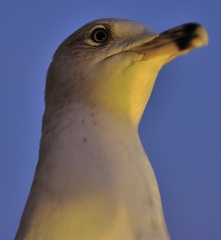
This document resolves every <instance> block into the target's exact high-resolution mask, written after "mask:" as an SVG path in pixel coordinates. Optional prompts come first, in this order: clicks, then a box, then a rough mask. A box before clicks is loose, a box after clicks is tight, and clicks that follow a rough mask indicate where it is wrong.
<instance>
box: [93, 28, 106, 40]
mask: <svg viewBox="0 0 221 240" xmlns="http://www.w3.org/2000/svg"><path fill="white" fill-rule="evenodd" d="M91 39H92V40H93V41H94V42H96V43H102V42H104V41H105V40H106V39H107V32H106V30H105V29H103V28H97V29H95V30H94V31H93V32H92V33H91Z"/></svg>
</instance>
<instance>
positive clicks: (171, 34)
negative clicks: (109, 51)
mask: <svg viewBox="0 0 221 240" xmlns="http://www.w3.org/2000/svg"><path fill="white" fill-rule="evenodd" d="M207 44H208V34H207V31H206V29H205V28H204V27H202V26H201V25H199V24H197V23H187V24H184V25H181V26H178V27H175V28H172V29H169V30H167V31H165V32H162V33H160V34H159V35H157V36H156V37H155V38H153V39H151V40H149V41H147V42H146V43H144V44H141V45H139V46H136V47H134V48H132V49H130V51H134V52H137V53H143V54H144V56H143V59H142V60H147V59H149V58H153V57H158V56H163V55H165V56H168V58H165V59H166V61H165V63H167V62H169V61H170V60H172V59H173V58H175V57H177V56H179V55H181V54H186V53H188V52H189V51H191V50H193V49H194V48H198V47H201V46H204V45H207ZM152 53H153V54H152Z"/></svg>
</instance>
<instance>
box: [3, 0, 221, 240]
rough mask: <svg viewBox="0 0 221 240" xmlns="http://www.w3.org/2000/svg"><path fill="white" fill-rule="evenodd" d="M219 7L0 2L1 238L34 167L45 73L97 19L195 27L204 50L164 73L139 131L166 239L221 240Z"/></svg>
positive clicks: (14, 223)
mask: <svg viewBox="0 0 221 240" xmlns="http://www.w3.org/2000/svg"><path fill="white" fill-rule="evenodd" d="M220 9H221V2H220V1H219V0H210V1H209V0H185V1H181V0H180V1H179V0H167V1H165V0H155V1H147V0H145V1H144V0H140V1H138V0H131V1H130V0H128V1H125V0H117V1H116V0H111V1H105V0H103V1H96V0H95V1H92V0H72V1H65V0H62V1H61V0H60V1H47V0H44V1H42V0H38V1H32V0H30V1H23V0H21V1H15V0H13V1H10V0H9V1H8V0H7V1H6V0H1V2H0V23H1V24H0V32H1V33H0V35H1V38H0V43H1V44H0V83H1V87H0V238H1V239H3V240H11V239H13V238H14V235H15V233H16V230H17V227H18V224H19V220H20V217H21V214H22V211H23V208H24V205H25V202H26V199H27V196H28V193H29V190H30V186H31V183H32V179H33V174H34V171H35V167H36V164H37V160H38V149H39V140H40V134H41V132H40V129H41V118H42V114H43V111H44V101H43V97H44V86H45V76H46V71H47V68H48V66H49V64H50V62H51V58H52V55H53V53H54V51H55V50H56V48H57V47H58V45H59V44H60V43H61V42H62V41H63V40H64V39H65V38H66V37H67V36H69V35H70V34H71V33H72V32H74V31H75V30H76V29H78V28H79V27H81V26H82V25H83V24H85V23H87V22H89V21H91V20H94V19H97V18H103V17H105V18H107V17H114V18H126V19H132V20H137V21H139V22H142V23H144V24H147V25H149V26H150V27H151V28H152V29H153V30H154V31H156V32H161V31H164V30H167V29H169V28H171V27H175V26H177V25H180V24H182V23H186V22H198V23H201V24H202V25H203V26H204V27H205V28H206V29H207V30H208V33H209V37H210V41H209V45H208V46H207V47H203V48H199V49H197V50H194V51H192V52H191V53H189V54H188V55H185V56H182V57H179V58H176V59H175V60H173V61H172V62H170V63H169V64H167V65H166V66H164V67H163V69H162V70H161V72H160V74H159V76H158V79H157V81H156V84H155V87H154V90H153V93H152V95H151V98H150V101H149V103H148V105H147V108H146V110H145V112H144V115H143V118H142V120H141V123H140V127H139V132H140V136H141V140H142V143H143V145H144V148H145V150H146V153H147V155H148V157H149V159H150V161H151V163H152V165H153V168H154V170H155V173H156V176H157V179H158V183H159V188H160V192H161V197H162V202H163V208H164V213H165V218H166V222H167V226H168V229H169V232H170V235H171V238H172V239H174V240H176V239H179V240H198V239H200V240H208V239H209V240H210V239H212V240H216V239H217V240H219V239H221V47H220V44H221V13H220Z"/></svg>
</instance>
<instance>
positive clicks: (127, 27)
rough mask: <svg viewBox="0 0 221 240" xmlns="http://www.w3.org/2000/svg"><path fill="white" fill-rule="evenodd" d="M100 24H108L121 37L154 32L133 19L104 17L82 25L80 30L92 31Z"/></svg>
mask: <svg viewBox="0 0 221 240" xmlns="http://www.w3.org/2000/svg"><path fill="white" fill-rule="evenodd" d="M99 25H104V26H107V27H108V28H109V29H110V31H111V32H112V33H113V34H115V35H117V36H121V37H129V36H134V34H142V33H144V32H145V33H147V32H150V34H151V33H153V32H152V31H151V29H150V28H149V27H148V26H146V25H144V24H142V23H139V22H137V21H133V20H127V19H117V18H103V19H98V20H94V21H92V22H90V23H87V24H86V25H84V26H83V27H81V28H80V29H79V30H78V31H83V32H84V31H90V29H93V28H94V27H96V26H99Z"/></svg>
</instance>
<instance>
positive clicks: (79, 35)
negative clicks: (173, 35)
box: [55, 18, 157, 55]
mask: <svg viewBox="0 0 221 240" xmlns="http://www.w3.org/2000/svg"><path fill="white" fill-rule="evenodd" d="M101 27H104V28H105V29H106V30H108V34H109V41H106V44H103V45H102V46H101V47H100V48H99V51H102V49H105V50H106V51H107V50H108V48H110V47H112V48H115V47H116V45H117V46H118V47H119V46H120V48H123V47H124V46H127V45H131V44H134V43H137V42H140V43H142V42H143V41H147V39H151V38H152V37H153V36H156V35H157V34H156V33H154V32H153V31H152V30H151V29H150V28H149V27H148V26H146V25H144V24H142V23H139V22H136V21H133V20H127V19H117V18H103V19H98V20H94V21H92V22H89V23H87V24H85V25H84V26H82V27H81V28H79V29H78V30H77V31H75V32H74V33H73V34H71V35H70V36H69V37H68V38H67V39H65V40H64V42H63V43H62V44H61V45H60V46H59V48H58V49H57V51H56V53H60V52H62V53H64V52H65V51H70V50H73V49H74V52H75V54H76V53H77V52H78V50H80V51H82V50H83V49H87V50H89V51H92V52H94V51H96V50H97V48H96V47H94V46H91V45H90V44H87V43H88V40H89V41H90V40H91V34H92V32H93V30H94V29H96V28H101ZM116 51H118V50H116ZM100 54H101V52H100ZM55 55H56V54H55Z"/></svg>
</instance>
